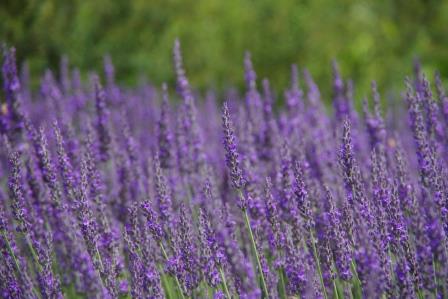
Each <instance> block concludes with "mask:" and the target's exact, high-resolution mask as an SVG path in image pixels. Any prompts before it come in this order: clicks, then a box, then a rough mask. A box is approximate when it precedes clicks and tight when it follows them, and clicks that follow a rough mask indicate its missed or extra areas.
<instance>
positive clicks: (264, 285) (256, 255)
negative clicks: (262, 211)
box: [240, 192, 269, 298]
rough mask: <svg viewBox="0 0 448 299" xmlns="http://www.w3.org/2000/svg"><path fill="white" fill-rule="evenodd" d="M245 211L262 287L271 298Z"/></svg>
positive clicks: (245, 213)
mask: <svg viewBox="0 0 448 299" xmlns="http://www.w3.org/2000/svg"><path fill="white" fill-rule="evenodd" d="M240 196H243V195H242V193H241V192H240ZM243 212H244V220H245V221H246V228H247V231H248V232H249V237H250V241H251V243H252V250H253V252H254V255H255V259H256V261H257V267H258V272H259V273H260V278H261V287H262V289H263V292H264V294H265V295H266V298H269V293H268V288H267V286H266V280H265V279H264V274H263V268H262V267H261V262H260V257H259V255H258V250H257V245H256V244H255V238H254V234H253V232H252V228H251V226H250V220H249V214H248V213H247V210H246V209H244V210H243Z"/></svg>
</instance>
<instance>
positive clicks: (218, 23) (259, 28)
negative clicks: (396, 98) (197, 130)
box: [0, 0, 448, 97]
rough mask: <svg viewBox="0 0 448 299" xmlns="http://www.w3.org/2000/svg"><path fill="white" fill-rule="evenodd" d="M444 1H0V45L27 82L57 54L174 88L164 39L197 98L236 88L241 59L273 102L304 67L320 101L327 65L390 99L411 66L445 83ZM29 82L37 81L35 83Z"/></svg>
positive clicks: (447, 20)
mask: <svg viewBox="0 0 448 299" xmlns="http://www.w3.org/2000/svg"><path fill="white" fill-rule="evenodd" d="M447 25H448V1H441V0H395V1H392V0H390V1H382V0H379V1H360V0H339V1H334V0H276V1H272V0H226V1H222V0H189V1H185V0H134V1H128V0H122V1H111V0H95V1H84V0H64V1H60V0H42V1H38V0H26V1H24V0H22V1H20V0H2V1H0V41H3V42H6V43H7V44H9V45H14V46H15V47H16V48H17V55H18V59H19V61H21V62H23V61H26V62H27V63H28V65H29V68H30V70H31V74H32V75H33V76H34V78H36V76H37V75H38V74H40V73H41V72H42V71H43V70H44V69H45V68H47V67H51V68H53V69H55V70H56V71H57V68H58V64H59V61H60V59H61V56H62V55H64V54H65V55H67V56H68V57H69V59H70V64H71V65H72V66H78V67H80V68H81V70H82V71H85V72H84V73H87V71H88V70H92V69H94V70H97V71H99V70H101V69H102V62H103V56H104V55H105V54H106V53H108V54H110V55H111V57H112V59H113V62H114V64H115V65H116V69H117V79H118V80H119V81H120V82H122V83H123V84H128V85H133V84H136V82H137V81H138V79H139V78H140V76H141V75H142V74H144V75H146V76H147V78H149V80H151V81H152V82H154V83H155V84H160V83H161V82H163V81H167V82H171V83H172V82H174V76H173V71H172V62H171V49H172V45H173V40H174V39H175V38H176V37H179V38H180V40H181V43H182V48H183V53H184V60H185V65H186V69H187V74H188V76H189V78H190V80H191V82H192V84H193V85H194V86H195V87H197V88H199V89H202V90H203V89H206V88H208V87H213V88H215V89H217V90H223V89H224V88H226V87H228V86H230V85H234V86H238V87H240V88H241V87H243V79H244V76H243V55H244V51H245V50H249V51H251V53H252V57H253V61H254V64H255V69H256V71H257V73H258V76H259V78H262V77H267V78H269V79H270V80H271V81H272V85H273V86H274V87H275V89H276V91H277V92H278V93H280V91H281V90H282V88H284V87H285V86H286V85H287V84H288V80H289V78H288V77H289V66H290V64H291V63H297V64H298V65H299V67H301V68H303V67H307V68H308V69H309V70H310V71H311V72H312V74H313V75H314V77H315V79H316V80H317V81H318V83H319V85H320V87H321V88H322V91H323V93H324V95H329V93H330V88H331V83H330V82H331V81H330V80H331V68H330V65H331V60H332V59H333V58H335V59H337V61H338V62H339V64H340V68H341V70H342V73H343V75H344V76H345V77H351V78H352V79H353V80H354V83H355V86H356V95H357V96H358V97H360V96H362V95H364V94H366V93H368V89H369V85H370V81H371V80H372V79H375V80H377V81H378V84H379V87H380V90H381V91H383V93H385V92H390V93H394V92H395V93H397V92H398V91H399V90H401V89H402V87H403V79H404V76H405V75H408V74H410V73H411V72H412V63H413V60H414V59H415V58H419V59H420V60H421V62H422V64H423V70H424V71H425V72H426V73H427V74H428V75H429V76H432V75H433V72H434V71H435V70H439V71H440V72H441V74H442V77H444V78H446V77H448V26H447ZM36 81H37V79H36Z"/></svg>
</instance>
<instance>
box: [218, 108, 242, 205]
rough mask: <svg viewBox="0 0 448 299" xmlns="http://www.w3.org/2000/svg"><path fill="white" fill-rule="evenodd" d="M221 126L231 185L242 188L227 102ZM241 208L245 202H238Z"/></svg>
mask: <svg viewBox="0 0 448 299" xmlns="http://www.w3.org/2000/svg"><path fill="white" fill-rule="evenodd" d="M222 128H223V131H224V148H225V150H226V164H227V167H228V169H229V171H230V177H231V179H232V185H233V187H234V188H235V189H237V190H242V189H244V186H245V180H244V178H243V171H242V170H241V167H240V160H239V154H238V150H237V144H236V137H235V132H234V129H233V123H232V120H231V118H230V112H229V108H228V106H227V102H225V103H224V105H223V108H222ZM240 205H241V208H243V209H245V208H246V207H247V203H246V202H241V203H240Z"/></svg>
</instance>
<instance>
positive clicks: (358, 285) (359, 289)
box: [350, 260, 362, 298]
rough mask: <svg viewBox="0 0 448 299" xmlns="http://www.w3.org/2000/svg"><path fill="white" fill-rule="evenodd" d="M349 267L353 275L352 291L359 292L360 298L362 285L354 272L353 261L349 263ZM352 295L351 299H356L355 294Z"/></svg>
mask: <svg viewBox="0 0 448 299" xmlns="http://www.w3.org/2000/svg"><path fill="white" fill-rule="evenodd" d="M350 266H351V269H352V273H353V276H354V277H353V280H354V282H353V284H354V290H355V291H359V292H360V294H359V295H360V297H361V296H362V295H361V294H362V283H361V280H360V279H359V276H358V271H356V264H355V261H354V260H352V261H351V263H350ZM356 287H358V288H357V289H356ZM352 295H353V298H357V294H356V293H355V294H353V293H352Z"/></svg>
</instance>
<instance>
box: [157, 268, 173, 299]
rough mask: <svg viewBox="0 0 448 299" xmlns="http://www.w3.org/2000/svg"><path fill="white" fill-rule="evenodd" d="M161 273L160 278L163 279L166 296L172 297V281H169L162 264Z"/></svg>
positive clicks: (169, 298)
mask: <svg viewBox="0 0 448 299" xmlns="http://www.w3.org/2000/svg"><path fill="white" fill-rule="evenodd" d="M157 267H158V268H159V272H160V273H161V274H160V279H161V280H162V285H163V289H164V291H165V292H164V293H165V298H168V299H171V298H173V295H172V294H171V283H170V282H169V281H168V278H167V277H166V276H165V275H164V274H163V269H162V266H160V265H158V266H157Z"/></svg>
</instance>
